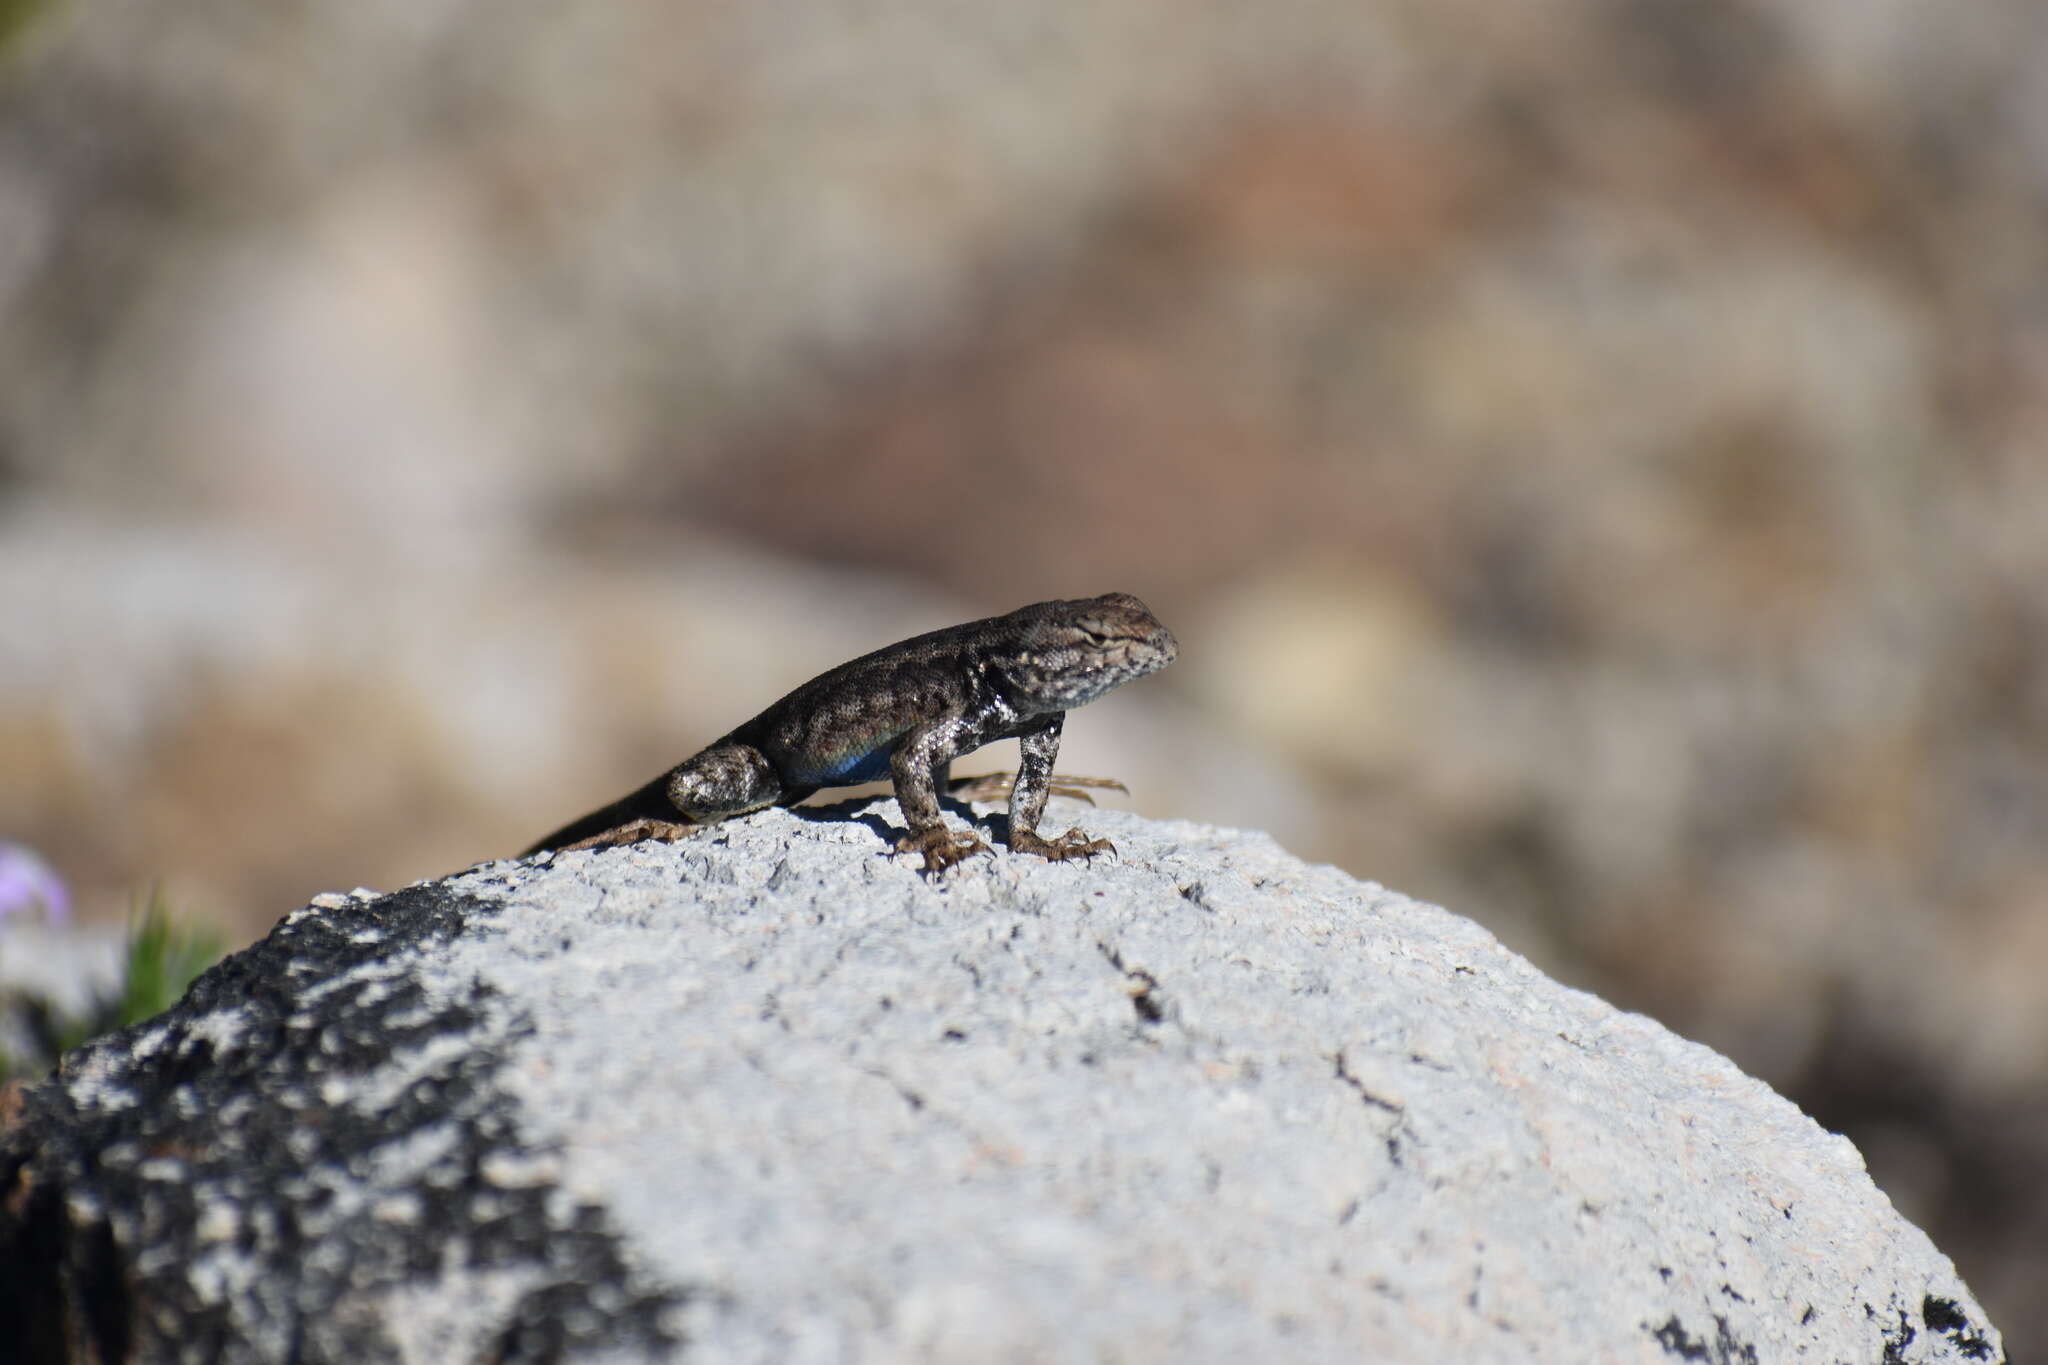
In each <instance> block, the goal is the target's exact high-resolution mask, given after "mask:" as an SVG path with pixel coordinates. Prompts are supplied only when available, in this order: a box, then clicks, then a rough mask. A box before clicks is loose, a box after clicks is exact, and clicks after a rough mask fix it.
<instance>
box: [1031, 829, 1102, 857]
mask: <svg viewBox="0 0 2048 1365" xmlns="http://www.w3.org/2000/svg"><path fill="white" fill-rule="evenodd" d="M1010 849H1011V851H1012V852H1015V853H1036V854H1037V855H1038V856H1039V857H1041V858H1050V859H1051V860H1052V861H1054V862H1060V861H1062V860H1064V859H1067V858H1092V857H1094V856H1095V855H1096V854H1098V853H1112V854H1113V853H1115V852H1116V845H1115V844H1112V843H1111V842H1110V841H1109V840H1107V839H1091V838H1089V837H1088V836H1087V835H1085V834H1083V833H1082V832H1081V831H1080V830H1078V829H1070V830H1068V831H1067V832H1066V833H1065V834H1062V835H1061V836H1060V837H1059V838H1057V839H1042V838H1040V837H1039V836H1038V835H1036V834H1034V833H1032V832H1031V831H1030V830H1028V829H1013V830H1011V831H1010Z"/></svg>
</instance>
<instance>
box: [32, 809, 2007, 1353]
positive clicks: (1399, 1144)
mask: <svg viewBox="0 0 2048 1365" xmlns="http://www.w3.org/2000/svg"><path fill="white" fill-rule="evenodd" d="M993 823H994V824H996V825H997V826H1000V819H999V818H997V819H995V820H994V821H993ZM1049 823H1050V827H1051V828H1052V829H1054V830H1057V829H1058V828H1059V827H1060V821H1059V820H1058V818H1056V817H1055V818H1054V819H1053V820H1052V821H1050V822H1049ZM1082 823H1083V824H1084V825H1085V827H1086V828H1088V829H1089V830H1090V831H1091V832H1098V833H1102V834H1106V835H1108V836H1109V837H1111V838H1113V839H1114V840H1115V841H1116V842H1117V844H1118V845H1119V846H1120V848H1121V850H1122V858H1121V860H1109V859H1098V860H1097V861H1095V862H1094V863H1092V864H1087V865H1083V864H1080V863H1067V864H1047V863H1044V862H1041V861H1038V860H1036V859H1030V858H1021V857H1016V856H1013V855H1011V854H1009V853H1008V852H1007V851H1004V852H1000V853H998V854H997V855H996V856H994V857H993V858H983V859H976V860H974V861H973V862H971V863H969V864H968V865H966V866H965V867H964V868H963V869H961V870H959V871H958V872H956V873H955V875H953V876H952V877H951V878H950V879H949V880H947V881H945V882H944V883H942V884H939V885H932V884H929V883H927V882H926V881H925V880H924V879H923V878H922V877H921V876H920V875H919V874H918V873H917V872H916V871H914V870H913V868H912V867H911V866H910V865H909V863H910V860H909V859H904V858H895V857H890V856H886V854H885V850H886V848H887V847H888V845H889V843H890V842H893V839H894V837H895V833H896V832H897V831H898V830H899V829H900V825H899V822H898V818H897V813H896V810H895V807H894V805H893V803H891V802H887V801H883V802H877V803H874V804H872V805H867V806H853V807H841V808H832V811H831V813H830V814H821V813H820V812H818V811H815V810H806V811H801V812H788V811H771V812H766V813H763V814H761V815H758V816H754V817H750V818H747V819H744V820H739V821H734V822H731V823H729V824H727V825H724V826H721V827H718V828H717V829H714V830H709V831H706V832H705V833H704V834H703V835H701V836H699V837H698V838H695V839H692V840H687V841H684V842H682V843H678V844H675V845H667V846H664V845H647V846H641V847H636V848H630V849H608V850H603V851H599V852H592V853H576V854H569V855H562V856H558V857H556V858H555V859H554V860H553V862H552V863H551V864H540V865H535V864H519V863H509V862H504V863H492V864H488V865H485V866H482V867H478V868H476V869H473V870H472V871H470V872H469V873H467V874H465V875H462V876H458V877H453V878H449V879H447V880H444V881H439V882H432V883H422V884H420V885H417V886H414V887H411V888H409V889H407V890H404V891H400V892H398V893H396V894H393V895H389V896H382V897H374V896H370V895H368V894H367V893H358V894H357V895H356V896H353V897H339V896H333V897H322V898H320V899H319V900H317V901H316V902H315V903H314V904H313V905H312V906H309V907H307V908H306V909H303V910H300V911H297V912H295V913H294V914H292V915H291V916H289V917H288V918H287V919H285V920H284V921H283V922H282V923H281V924H279V925H278V927H277V928H276V930H275V931H274V932H273V933H272V934H271V935H270V936H269V938H267V939H266V940H264V941H263V942H262V943H259V944H257V945H256V946H255V947H253V948H251V949H249V950H248V951H246V952H243V953H241V954H238V955H236V956H235V957H233V958H231V959H229V960H228V961H226V962H225V963H223V964H221V965H220V966H219V967H217V968H216V969H215V970H213V971H212V972H209V973H208V974H207V975H206V976H205V977H203V978H201V980H200V981H199V982H198V983H197V984H196V985H195V986H194V988H193V990H192V992H191V994H190V995H189V996H188V998H187V999H186V1000H185V1001H184V1002H183V1003H182V1004H181V1005H180V1006H179V1007H178V1008H177V1009H175V1010H173V1011H171V1012H170V1013H168V1014H166V1015H164V1016H162V1017H161V1018H159V1019H157V1020H154V1021H152V1022H150V1023H147V1024H144V1025H141V1026H138V1027H136V1028H134V1029H130V1030H127V1031H126V1032H124V1033H122V1034H119V1035H116V1036H113V1037H110V1038H107V1039H103V1040H100V1041H98V1042H96V1043H94V1044H91V1045H89V1046H87V1047H85V1048H83V1049H80V1050H79V1051H78V1052H76V1053H73V1054H72V1055H71V1056H70V1057H69V1058H68V1059H67V1061H66V1064H65V1066H64V1068H63V1070H62V1072H61V1073H60V1075H59V1076H58V1077H57V1078H55V1079H54V1080H53V1081H51V1082H50V1083H49V1084H47V1085H45V1086H43V1087H41V1088H38V1089H35V1090H32V1091H30V1092H28V1093H27V1095H26V1096H25V1097H23V1100H22V1103H21V1106H20V1107H21V1110H22V1112H21V1114H20V1116H19V1118H18V1119H17V1121H16V1122H15V1123H14V1124H13V1126H12V1127H11V1128H10V1129H9V1130H8V1132H7V1133H6V1134H5V1136H4V1138H0V1341H4V1340H7V1339H9V1333H10V1332H12V1333H14V1334H15V1336H17V1337H18V1338H19V1339H21V1340H25V1341H27V1342H28V1344H29V1349H28V1351H27V1353H26V1358H27V1359H29V1360H31V1361H42V1360H59V1359H64V1358H66V1355H65V1352H66V1351H67V1349H73V1350H75V1349H76V1348H77V1347H78V1346H79V1345H80V1343H81V1342H84V1341H90V1342H91V1343H92V1344H93V1345H94V1346H95V1347H97V1348H98V1350H99V1351H100V1358H101V1359H120V1358H124V1354H125V1353H126V1352H127V1351H128V1350H129V1349H131V1348H132V1349H133V1350H134V1352H135V1355H136V1358H139V1359H142V1360H146V1361H155V1360H191V1361H230V1362H233V1361H283V1360H297V1361H307V1362H317V1361H344V1360H346V1361H363V1360H383V1359H397V1360H406V1361H420V1362H442V1361H463V1360H554V1359H576V1360H596V1359H607V1360H609V1359H620V1360H630V1359H640V1358H652V1359H677V1360H704V1361H762V1362H778V1363H781V1362H790V1363H791V1365H801V1363H803V1362H826V1361H850V1360H865V1361H892V1360H905V1361H948V1362H952V1361H958V1362H970V1361H971V1362H988V1361H1075V1362H1082V1361H1087V1362H1096V1361H1111V1360H1113V1361H1124V1362H1140V1361H1153V1360H1175V1361H1187V1360H1197V1361H1200V1360H1217V1361H1224V1360H1229V1361H1241V1360H1276V1359H1284V1360H1289V1361H1318V1360H1346V1361H1430V1362H1436V1361H1445V1360H1459V1361H1467V1360H1471V1361H1485V1360H1515V1361H1528V1360H1543V1361H1569V1362H1580V1361H1594V1360H1604V1361H1645V1362H1650V1361H1704V1362H1711V1363H1712V1365H1736V1363H1738V1362H1768V1361H1792V1360H1807V1361H1814V1362H1836V1361H1849V1362H1870V1365H1878V1363H1879V1362H1931V1361H2001V1360H2003V1358H2004V1355H2003V1348H2002V1346H2001V1344H2000V1340H1999V1336H1998V1333H1997V1332H1996V1330H1995V1329H1994V1328H1993V1327H1992V1326H1991V1325H1990V1324H1989V1323H1988V1322H1987V1321H1986V1320H1985V1318H1984V1314H1983V1312H1982V1310H1981V1309H1980V1308H1979V1307H1978V1305H1977V1303H1976V1302H1975V1300H1973V1299H1972V1298H1971V1296H1970V1293H1969V1291H1968V1289H1966V1288H1965V1287H1964V1286H1963V1284H1962V1283H1961V1281H1960V1280H1959V1279H1958V1278H1957V1276H1956V1273H1955V1270H1954V1268H1953V1267H1952V1266H1951V1265H1950V1264H1949V1262H1948V1260H1947V1259H1946V1258H1945V1257H1943V1256H1942V1255H1941V1254H1940V1253H1939V1252H1938V1251H1937V1250H1936V1249H1935V1248H1934V1247H1933V1246H1932V1245H1930V1244H1929V1242H1928V1241H1927V1239H1926V1237H1924V1236H1923V1235H1922V1234H1921V1233H1920V1232H1919V1231H1918V1230H1917V1229H1915V1228H1914V1227H1912V1226H1911V1225H1909V1224H1908V1223H1906V1222H1905V1221H1904V1220H1902V1219H1901V1218H1900V1217H1899V1216H1898V1215H1897V1213H1895V1212H1894V1211H1893V1209H1892V1207H1891V1205H1890V1204H1889V1203H1888V1202H1887V1201H1886V1199H1885V1197H1884V1196H1883V1195H1882V1194H1881V1193H1879V1191H1878V1190H1877V1189H1876V1188H1875V1187H1874V1186H1873V1185H1872V1184H1871V1182H1870V1180H1869V1178H1868V1177H1867V1176H1866V1175H1865V1173H1864V1170H1863V1164H1862V1162H1861V1160H1860V1159H1859V1157H1858V1156H1857V1153H1856V1151H1855V1149H1854V1148H1852V1147H1851V1146H1850V1144H1849V1143H1848V1142H1847V1141H1846V1140H1845V1139H1843V1138H1840V1137H1836V1136H1832V1135H1830V1134H1827V1133H1825V1132H1823V1131H1821V1130H1820V1129H1819V1128H1818V1127H1816V1126H1815V1125H1814V1124H1813V1123H1812V1122H1811V1121H1810V1120H1808V1119H1807V1118H1805V1117H1804V1116H1803V1115H1802V1114H1800V1113H1799V1111H1798V1110H1797V1109H1795V1108H1794V1107H1793V1106H1792V1105H1790V1104H1789V1103H1787V1102H1786V1101H1784V1100H1783V1099H1780V1098H1779V1097H1778V1096H1776V1095H1774V1094H1773V1093H1772V1092H1771V1091H1769V1090H1768V1089H1766V1088H1765V1087H1764V1086H1763V1085H1761V1084H1760V1083H1758V1082H1756V1081H1753V1080H1751V1079H1749V1078H1747V1077H1745V1076H1743V1075H1742V1074H1741V1073H1740V1072H1738V1071H1737V1070H1736V1069H1735V1068H1734V1067H1733V1066H1732V1065H1730V1064H1729V1063H1728V1062H1727V1061H1726V1060H1724V1059H1723V1058H1721V1057H1719V1056H1717V1055H1716V1054H1714V1053H1712V1052H1710V1051H1708V1050H1707V1049H1705V1048H1702V1047H1699V1046H1696V1045H1694V1044H1691V1043H1688V1042H1685V1041H1684V1040H1682V1039H1679V1038H1676V1037H1674V1036H1672V1035H1671V1034H1670V1033H1668V1032H1666V1031H1665V1030H1664V1029H1663V1028H1661V1027H1659V1026H1658V1025H1657V1024H1655V1023H1653V1022H1652V1021H1650V1020H1648V1019H1645V1018H1642V1017H1640V1016H1637V1015H1630V1014H1624V1013H1621V1012H1618V1011H1616V1010H1614V1009H1613V1008H1611V1007H1609V1006H1608V1005H1606V1004H1604V1003H1602V1002H1601V1001H1599V1000H1597V999H1595V998H1593V997H1591V996H1588V995H1585V994H1582V993H1580V992H1577V991H1572V990H1568V989H1566V988H1564V987H1561V986H1559V985H1557V984H1556V983H1554V982H1552V981H1550V980H1548V979H1546V978H1544V977H1543V976H1542V975H1541V974H1539V973H1538V972H1537V971H1536V970H1535V969H1534V968H1532V967H1531V966H1530V965H1529V964H1528V963H1526V962H1524V961H1523V960H1522V959H1520V958H1518V957H1516V956H1515V955H1513V954H1511V953H1509V952H1507V951H1506V950H1504V949H1503V948H1501V947H1500V945H1499V944H1498V943H1496V942H1495V941H1494V939H1493V938H1492V937H1491V936H1490V935H1488V934H1487V933H1486V932H1485V931H1484V930H1482V929H1480V928H1479V927H1477V926H1476V925H1474V924H1472V923H1470V922H1468V921H1466V920H1462V919H1459V918H1458V917H1456V916H1454V915H1451V914H1448V913H1446V912H1445V911H1443V910H1440V909H1437V908H1435V907H1432V906H1427V905H1421V904H1418V903H1416V902H1414V901H1411V900H1408V899H1405V898H1404V897H1402V896H1399V895H1396V894H1395V893H1393V892H1390V891H1387V890H1384V889H1382V888H1380V887H1377V886H1373V885H1369V884H1362V883H1359V882H1357V881H1354V880H1353V879H1351V878H1350V877H1348V876H1346V875H1344V874H1343V873H1340V872H1338V871H1336V870H1334V869H1331V868H1327V867H1311V866H1308V865H1305V864H1303V863H1302V862H1300V861H1299V860H1297V859H1295V858H1293V857H1291V856H1290V855H1288V854H1287V853H1285V852H1283V851H1282V850H1281V849H1279V848H1278V847H1277V846H1275V845H1274V844H1273V843H1272V842H1271V841H1270V840H1269V839H1266V838H1265V837H1263V836H1260V835H1255V834H1243V833H1237V832H1232V831H1227V830H1217V829H1209V828H1204V827H1200V826H1196V825H1188V824H1161V823H1153V822H1148V821H1146V820H1143V819H1140V818H1138V817H1136V816H1132V815H1128V814H1120V813H1116V812H1109V811H1094V812H1088V813H1086V814H1085V815H1083V816H1082ZM57 1303H61V1304H62V1305H63V1306H64V1309H63V1311H62V1312H61V1313H60V1312H53V1311H51V1308H50V1305H52V1304H57ZM10 1318H11V1319H12V1321H9V1320H8V1319H10Z"/></svg>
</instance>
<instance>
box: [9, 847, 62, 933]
mask: <svg viewBox="0 0 2048 1365" xmlns="http://www.w3.org/2000/svg"><path fill="white" fill-rule="evenodd" d="M38 907H41V909H42V912H43V917H44V918H45V919H47V920H49V921H50V923H52V924H62V923H63V922H64V921H65V920H67V919H69V918H70V917H71V893H70V892H69V891H67V890H66V889H65V887H64V883H63V881H61V880H60V879H59V878H58V876H57V874H56V872H54V871H52V870H51V867H50V865H49V864H48V863H46V862H44V861H43V860H42V859H41V858H39V857H37V856H36V854H35V853H34V851H33V850H31V849H28V848H26V847H24V846H23V845H21V844H9V843H0V921H4V920H6V919H7V917H8V916H10V915H17V914H27V913H28V912H29V911H31V910H34V909H36V908H38Z"/></svg>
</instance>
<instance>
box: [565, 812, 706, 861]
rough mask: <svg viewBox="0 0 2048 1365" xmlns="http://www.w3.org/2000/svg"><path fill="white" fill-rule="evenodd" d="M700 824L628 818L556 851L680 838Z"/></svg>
mask: <svg viewBox="0 0 2048 1365" xmlns="http://www.w3.org/2000/svg"><path fill="white" fill-rule="evenodd" d="M701 828H703V827H702V826H701V825H692V824H686V823H683V822H681V821H676V820H628V821H627V822H626V823H625V824H623V825H620V826H619V827H618V828H616V829H608V830H606V831H605V832H604V833H602V834H593V835H591V836H590V837H589V838H588V839H578V840H577V841H576V842H575V843H573V844H564V845H562V846H561V847H560V848H558V849H556V850H555V852H557V853H573V852H575V851H576V850H577V849H579V848H611V847H613V846H614V845H616V844H637V843H639V842H640V841H641V840H642V839H660V840H662V841H663V842H664V843H666V842H671V841H673V840H676V839H680V838H682V837H683V836H684V835H685V834H688V833H689V832H690V831H692V830H694V829H701Z"/></svg>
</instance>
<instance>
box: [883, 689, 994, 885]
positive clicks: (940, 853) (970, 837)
mask: <svg viewBox="0 0 2048 1365" xmlns="http://www.w3.org/2000/svg"><path fill="white" fill-rule="evenodd" d="M966 728H967V727H966V725H965V723H964V722H962V721H961V720H959V719H958V718H957V717H955V718H949V719H946V720H940V721H934V722H932V723H931V724H929V725H920V726H918V727H917V728H916V729H914V730H912V731H911V732H910V733H909V734H906V735H905V736H903V738H902V739H901V740H900V741H898V743H897V745H896V751H895V752H894V753H892V754H890V755H889V778H890V780H891V781H892V782H893V783H894V784H895V786H896V804H897V805H898V806H901V807H902V808H903V820H904V823H906V824H908V825H909V826H910V833H908V834H906V835H904V836H903V838H902V839H901V840H899V841H898V842H897V845H896V851H897V852H898V853H922V854H923V855H924V870H925V871H927V872H942V871H944V870H945V869H946V868H948V867H951V866H952V865H953V864H954V863H957V862H959V861H960V860H961V859H963V858H966V857H968V856H970V855H972V854H976V853H986V852H988V845H987V844H986V843H985V842H983V841H982V838H981V836H980V835H979V834H976V833H975V832H974V831H973V830H967V831H965V832H963V833H959V834H955V833H954V832H953V831H952V830H950V829H948V828H947V827H946V821H945V817H944V816H942V815H940V814H939V791H938V789H939V784H940V783H941V782H942V781H944V780H945V774H946V772H947V767H948V765H949V764H951V763H952V761H953V758H954V756H955V755H956V754H957V753H958V752H959V751H960V748H961V747H962V738H963V735H964V732H965V731H966ZM968 747H971V746H968Z"/></svg>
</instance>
